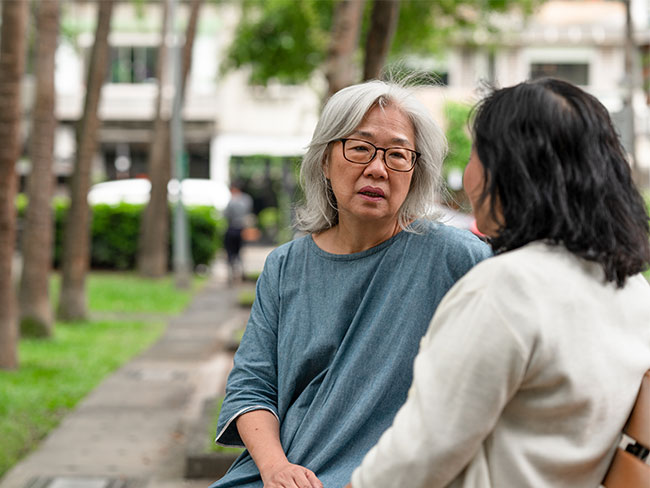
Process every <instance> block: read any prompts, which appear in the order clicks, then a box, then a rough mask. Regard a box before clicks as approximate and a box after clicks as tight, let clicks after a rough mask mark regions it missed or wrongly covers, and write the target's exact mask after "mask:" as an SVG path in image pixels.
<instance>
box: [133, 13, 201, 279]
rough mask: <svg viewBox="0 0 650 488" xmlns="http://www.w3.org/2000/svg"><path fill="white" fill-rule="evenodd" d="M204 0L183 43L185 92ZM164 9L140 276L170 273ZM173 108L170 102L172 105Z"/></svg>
mask: <svg viewBox="0 0 650 488" xmlns="http://www.w3.org/2000/svg"><path fill="white" fill-rule="evenodd" d="M202 3H203V0H192V1H191V3H190V12H189V18H188V21H187V28H186V32H185V45H184V46H183V54H182V56H183V57H182V61H181V62H182V66H181V70H182V71H181V80H182V85H181V87H180V90H181V91H182V92H184V90H185V85H186V84H187V78H188V76H189V72H190V70H191V66H192V48H193V46H194V38H195V37H196V27H197V23H198V18H199V10H200V7H201V4H202ZM164 5H165V6H164V7H163V8H164V12H163V39H162V41H161V45H160V48H159V49H160V50H159V52H158V66H157V68H156V69H157V76H158V80H159V91H158V93H159V96H158V100H157V102H156V118H155V120H154V130H153V137H152V144H151V147H150V149H149V179H150V180H151V198H150V199H149V203H148V204H147V208H146V210H145V213H144V215H143V220H142V224H141V226H140V246H139V252H138V270H139V272H140V274H141V275H143V276H147V277H151V278H158V277H162V276H164V275H165V274H166V273H167V263H168V260H169V255H168V253H169V246H168V243H169V205H168V204H167V183H168V182H169V179H170V177H171V164H172V161H171V151H170V145H169V141H170V119H169V116H170V115H171V111H170V112H169V113H168V114H167V113H165V111H164V110H163V107H162V105H163V100H162V98H161V93H162V86H163V82H164V81H166V77H167V72H166V71H167V70H166V65H167V62H168V59H169V55H170V53H169V52H168V49H167V47H166V46H165V45H164V37H165V36H164V33H165V32H166V29H167V22H168V19H167V17H168V12H167V6H166V3H165V4H164ZM169 108H170V109H171V104H170V105H169Z"/></svg>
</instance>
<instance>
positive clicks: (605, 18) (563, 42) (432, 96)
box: [19, 0, 650, 181]
mask: <svg viewBox="0 0 650 488" xmlns="http://www.w3.org/2000/svg"><path fill="white" fill-rule="evenodd" d="M185 8H186V7H185V6H181V7H179V9H178V13H177V14H178V17H179V19H178V20H179V23H180V24H183V23H184V22H183V18H184V16H185V15H187V12H186V10H185ZM238 11H239V9H238V7H237V5H233V3H232V2H223V3H210V2H205V4H204V5H203V6H202V10H201V17H200V21H199V26H198V31H197V36H196V40H195V45H194V51H193V64H192V71H191V74H190V79H189V80H188V87H187V91H186V103H185V108H184V113H183V117H184V121H185V140H186V144H187V150H188V153H189V177H193V178H212V179H216V180H219V181H227V180H228V178H229V164H231V161H233V160H237V158H240V157H241V156H247V155H255V154H258V155H259V154H266V155H277V156H293V155H299V154H302V152H303V151H304V149H305V146H306V145H307V143H308V141H309V139H310V136H311V133H312V131H313V128H314V126H315V123H316V120H317V116H318V111H319V107H320V101H321V100H320V97H321V94H322V92H323V91H324V88H325V87H324V81H322V80H320V78H322V77H320V78H319V79H317V80H315V81H314V82H313V83H312V84H309V85H307V84H305V85H303V86H282V85H277V84H271V85H269V86H268V87H265V88H264V87H255V86H249V85H248V84H247V74H246V73H245V72H234V73H229V74H227V75H222V74H221V73H220V65H221V62H222V60H223V58H224V55H225V50H226V49H227V47H228V45H229V41H230V39H232V36H233V32H234V29H235V27H236V25H237V20H238ZM632 18H633V23H634V40H635V44H636V46H637V47H638V50H637V56H636V58H635V59H636V60H637V63H636V69H635V72H626V69H625V56H624V52H625V49H624V48H625V8H624V4H623V3H622V2H617V1H603V0H573V1H568V0H567V1H549V2H546V3H544V4H543V5H542V6H541V8H539V9H538V11H537V12H536V13H535V14H534V15H533V16H531V17H529V18H524V17H522V16H520V15H515V14H511V15H502V16H500V17H498V18H497V17H495V18H493V21H494V22H496V23H497V24H498V25H499V26H500V32H499V33H498V34H494V33H491V32H490V31H489V30H488V29H487V28H485V29H483V28H479V29H477V30H475V31H473V32H472V33H471V35H466V36H463V35H459V36H457V37H455V38H453V39H450V47H449V52H448V54H447V55H446V57H445V58H444V59H442V60H440V59H438V60H435V61H434V60H427V59H418V60H414V61H410V62H414V63H416V64H418V65H419V67H420V68H425V69H435V71H436V72H438V73H442V77H441V79H442V80H443V82H444V86H438V87H423V88H422V90H421V93H420V95H421V98H422V100H423V101H424V102H425V103H426V104H427V105H428V106H430V107H431V110H432V111H433V113H434V115H435V116H436V118H437V119H438V120H439V121H440V122H441V123H443V122H444V121H443V120H442V115H441V114H442V106H443V103H444V101H446V100H449V99H459V100H465V101H469V102H471V101H472V100H475V99H476V97H477V94H476V88H477V86H479V85H480V82H481V80H489V81H493V82H496V83H498V84H500V85H502V86H505V85H510V84H513V83H517V82H519V81H521V80H524V79H527V78H530V77H537V76H557V77H561V78H564V79H567V80H569V81H572V82H574V83H577V84H578V85H581V86H583V87H584V88H586V89H587V90H588V91H590V92H591V93H593V94H594V95H596V96H597V97H598V98H599V99H600V100H601V101H602V102H603V103H604V104H605V105H606V106H607V107H608V108H609V110H610V111H611V112H612V113H614V114H616V113H619V112H621V110H622V108H623V99H624V95H625V90H626V87H627V86H628V85H627V84H626V83H627V82H628V81H631V80H633V81H634V86H635V87H636V88H635V89H634V94H633V106H634V121H635V124H634V127H635V141H636V153H637V159H638V162H639V164H640V166H641V167H643V168H646V170H647V168H650V150H648V149H649V148H648V146H649V145H650V117H649V112H648V106H647V103H646V94H645V92H644V91H643V82H642V79H641V73H642V70H643V68H644V66H643V60H642V59H641V56H639V55H638V53H639V52H647V49H646V48H644V46H646V45H648V44H650V31H649V28H648V26H649V19H650V0H632ZM94 21H95V11H94V5H93V4H92V3H88V2H76V1H75V2H73V1H65V2H64V6H63V11H62V23H63V28H62V37H61V42H60V46H59V48H58V52H57V71H56V87H57V92H58V97H57V116H58V119H59V121H60V124H59V127H58V129H57V141H56V149H55V152H56V173H57V175H58V176H59V177H60V179H64V178H65V177H66V176H67V175H68V174H70V172H71V170H72V164H73V158H74V151H75V137H74V127H75V123H76V121H77V120H79V119H80V117H81V112H82V105H83V98H84V83H85V72H86V69H87V62H88V55H89V51H90V47H91V45H92V42H93V39H94V32H93V30H92V29H93V25H94ZM160 25H161V12H160V4H158V5H155V4H154V5H147V4H146V3H144V2H143V3H142V4H139V3H138V2H130V1H129V2H121V3H120V4H118V5H117V6H116V9H115V12H114V14H113V23H112V32H111V35H110V44H111V65H110V69H109V74H108V79H107V80H106V81H107V84H106V85H105V87H104V90H103V93H102V101H101V106H100V116H101V118H102V120H103V126H102V128H101V132H100V141H99V146H98V148H99V150H98V154H97V158H96V161H95V165H94V176H93V178H94V181H100V180H104V179H116V178H119V177H136V176H140V175H144V174H146V164H147V152H148V143H149V140H150V138H151V126H152V124H151V121H152V118H153V115H154V102H155V99H156V94H157V83H156V80H155V79H154V76H155V74H154V73H155V60H156V53H157V49H158V45H159V43H160ZM644 49H646V51H644ZM646 57H647V56H646ZM644 59H645V58H644ZM646 61H647V60H646ZM646 68H648V67H646ZM32 85H33V83H30V82H29V81H28V82H27V87H28V88H29V87H30V86H32ZM26 97H27V99H28V101H29V99H30V90H29V89H27V90H26ZM617 120H619V121H621V128H622V129H621V130H622V132H625V130H626V129H625V127H626V126H625V124H624V122H625V117H623V116H619V117H618V118H617ZM19 171H22V172H23V173H24V172H26V171H28V169H27V166H25V167H21V168H19Z"/></svg>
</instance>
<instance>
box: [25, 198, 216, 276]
mask: <svg viewBox="0 0 650 488" xmlns="http://www.w3.org/2000/svg"><path fill="white" fill-rule="evenodd" d="M16 205H17V208H18V218H19V225H20V219H21V218H22V217H23V216H24V214H25V209H26V206H27V199H26V198H25V196H24V195H20V196H19V198H18V199H17V203H16ZM68 206H69V204H68V201H67V200H64V199H55V200H54V201H53V212H54V217H55V234H54V266H55V267H58V266H59V265H60V264H61V256H62V252H63V229H64V224H65V219H66V215H67V211H68ZM143 211H144V205H134V204H129V203H120V204H118V205H107V204H97V205H93V206H92V207H91V213H92V223H91V230H90V232H91V251H90V252H91V257H90V260H91V267H92V268H94V269H114V270H131V269H134V268H135V261H136V256H137V250H138V232H139V229H140V218H141V215H142V213H143ZM186 211H187V217H188V224H189V228H190V246H191V252H192V262H193V264H194V265H199V264H209V263H210V262H211V261H212V259H213V258H214V256H215V254H216V253H217V251H218V250H219V249H221V247H222V245H223V235H224V233H225V231H226V227H227V223H226V221H225V219H224V218H223V217H221V216H220V215H219V214H218V213H217V212H216V210H215V209H214V208H213V207H204V206H197V207H187V208H186ZM171 214H172V212H170V218H171ZM170 228H171V227H170ZM170 246H171V243H170ZM169 255H170V256H171V255H172V254H171V252H170V254H169ZM170 259H171V258H170ZM170 268H171V261H170Z"/></svg>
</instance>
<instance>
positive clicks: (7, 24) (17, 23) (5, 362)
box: [0, 0, 29, 369]
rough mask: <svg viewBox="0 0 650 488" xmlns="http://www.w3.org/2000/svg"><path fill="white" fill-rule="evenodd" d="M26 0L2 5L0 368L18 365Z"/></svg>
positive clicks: (0, 82) (0, 64)
mask: <svg viewBox="0 0 650 488" xmlns="http://www.w3.org/2000/svg"><path fill="white" fill-rule="evenodd" d="M28 15H29V10H28V3H27V0H15V1H13V2H4V4H3V5H2V34H1V36H2V38H1V39H0V368H3V369H11V368H16V367H17V366H18V323H17V320H16V303H15V302H16V297H15V294H14V288H13V283H12V277H11V263H12V260H13V254H14V242H15V238H16V204H15V201H14V200H15V197H16V161H17V160H18V157H19V155H20V147H21V141H20V123H21V120H20V118H21V107H20V88H21V83H22V77H23V72H24V69H25V39H26V37H27V36H26V33H27V32H26V30H27V17H28Z"/></svg>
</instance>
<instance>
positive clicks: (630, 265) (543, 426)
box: [352, 79, 650, 488]
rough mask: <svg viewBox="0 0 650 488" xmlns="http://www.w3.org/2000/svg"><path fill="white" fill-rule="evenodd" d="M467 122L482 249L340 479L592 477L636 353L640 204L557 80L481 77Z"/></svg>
mask: <svg viewBox="0 0 650 488" xmlns="http://www.w3.org/2000/svg"><path fill="white" fill-rule="evenodd" d="M473 132H474V134H473V135H474V147H473V150H472V155H471V159H470V161H469V164H468V166H467V169H466V171H465V181H464V186H465V189H466V191H467V194H468V196H469V198H470V200H471V203H472V207H473V208H474V212H475V215H476V220H477V224H478V228H479V229H480V230H481V231H482V232H483V233H484V234H486V235H488V236H490V239H491V241H490V242H491V245H492V247H493V250H494V251H495V254H496V256H495V257H494V258H492V259H489V260H486V261H484V262H482V263H480V264H479V265H478V266H476V267H475V268H473V269H472V270H471V271H470V272H469V273H468V274H467V275H465V277H464V278H463V279H461V280H460V281H459V282H458V283H457V284H456V285H455V286H454V287H453V288H452V290H451V291H450V292H449V293H448V294H447V295H446V296H445V298H444V299H443V301H442V302H441V304H440V306H439V307H438V309H437V311H436V313H435V315H434V318H433V320H432V322H431V325H430V327H429V330H428V332H427V334H426V336H425V337H424V339H423V341H422V344H421V348H420V352H419V353H418V356H417V357H416V359H415V365H414V378H413V384H412V387H411V390H410V393H409V398H408V400H407V402H406V403H405V405H404V406H403V407H402V408H401V409H400V411H399V412H398V414H397V416H396V418H395V421H394V423H393V426H392V427H391V428H390V429H388V430H387V431H386V432H385V433H384V434H383V436H382V438H381V439H380V441H379V443H378V444H377V445H376V446H375V447H374V448H373V449H372V450H371V451H370V452H369V453H368V455H367V456H366V457H365V459H364V461H363V463H362V464H361V466H360V467H359V468H358V469H357V470H356V471H355V472H354V474H353V477H352V486H353V487H354V488H366V487H373V488H382V487H395V486H408V487H425V486H426V487H428V488H433V487H442V486H452V487H466V488H470V487H471V488H487V487H511V486H517V487H524V486H535V487H551V486H552V487H572V488H580V487H585V488H587V487H588V488H594V487H596V486H598V485H599V483H600V481H601V480H602V479H603V475H604V474H605V472H606V470H607V468H608V465H609V462H610V460H611V458H612V456H613V453H614V450H615V448H616V446H617V445H618V443H619V441H620V436H621V434H620V432H621V429H622V427H623V424H624V423H625V420H626V419H627V417H628V415H629V413H630V410H631V408H632V405H633V403H634V400H635V397H636V394H637V391H638V389H639V385H640V383H641V378H642V377H643V374H644V372H645V371H646V370H647V369H648V368H650V285H649V284H648V282H647V281H646V279H645V278H644V277H643V276H641V275H640V274H639V273H640V272H641V271H643V270H644V269H647V268H648V264H649V263H650V247H649V243H648V239H649V234H648V214H647V211H646V209H645V206H644V203H643V200H642V198H641V196H640V194H639V192H638V191H637V189H636V188H635V186H634V184H633V182H632V178H631V175H630V167H629V165H628V162H627V161H626V158H625V153H624V151H623V149H622V147H621V145H620V143H619V140H618V138H617V135H616V133H615V130H614V128H613V126H612V123H611V120H610V118H609V115H608V113H607V111H606V109H605V108H604V107H603V106H602V105H601V104H600V103H599V102H598V101H597V100H596V99H595V98H594V97H593V96H591V95H589V94H587V93H585V92H584V91H582V90H581V89H579V88H577V87H575V86H573V85H571V84H569V83H566V82H563V81H559V80H555V79H541V80H536V81H531V82H526V83H521V84H519V85H516V86H513V87H509V88H504V89H500V90H496V91H493V92H492V93H491V94H490V95H489V96H488V97H487V98H485V99H484V100H483V101H482V102H481V103H480V104H479V105H478V107H477V108H476V110H475V113H474V120H473Z"/></svg>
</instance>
